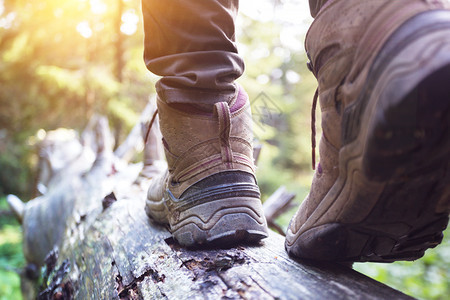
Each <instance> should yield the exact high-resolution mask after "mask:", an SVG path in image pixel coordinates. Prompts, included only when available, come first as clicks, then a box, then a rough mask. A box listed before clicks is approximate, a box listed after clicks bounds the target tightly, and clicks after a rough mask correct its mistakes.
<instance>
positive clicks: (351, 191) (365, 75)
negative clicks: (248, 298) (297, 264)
mask: <svg viewBox="0 0 450 300" xmlns="http://www.w3.org/2000/svg"><path fill="white" fill-rule="evenodd" d="M447 5H448V4H447ZM445 9H446V8H445V5H444V4H443V2H441V1H424V0H396V1H391V0H373V1H361V0H335V1H328V2H327V3H326V4H325V5H324V6H323V7H322V8H321V10H320V11H319V13H318V15H317V16H316V19H315V21H314V22H313V24H312V25H311V28H310V30H309V32H308V34H307V37H306V50H307V53H308V56H309V58H310V63H309V66H310V69H311V70H312V71H313V73H314V75H315V76H316V77H317V78H318V82H319V87H318V93H316V96H315V101H314V103H315V102H316V101H317V95H318V96H319V101H320V107H321V110H322V128H323V135H322V138H321V141H320V163H319V164H318V166H317V168H316V172H315V174H314V178H313V182H312V187H311V191H310V193H309V195H308V196H307V198H306V199H305V201H304V202H303V203H302V205H301V206H300V208H299V210H298V211H297V213H296V214H295V216H294V217H293V219H292V220H291V223H290V225H289V229H288V232H287V236H286V245H285V246H286V249H287V251H288V253H289V254H291V255H293V256H297V257H302V258H307V259H314V260H332V261H349V262H355V261H374V262H392V261H396V260H415V259H418V258H420V257H421V256H423V254H424V251H425V250H426V249H428V248H431V247H435V246H436V245H438V244H439V243H440V242H441V240H442V231H443V230H444V229H445V228H446V227H447V224H448V217H449V211H450V163H449V161H450V160H449V157H450V84H449V82H448V80H449V78H450V11H448V10H445ZM313 107H314V105H313ZM313 127H314V126H313Z"/></svg>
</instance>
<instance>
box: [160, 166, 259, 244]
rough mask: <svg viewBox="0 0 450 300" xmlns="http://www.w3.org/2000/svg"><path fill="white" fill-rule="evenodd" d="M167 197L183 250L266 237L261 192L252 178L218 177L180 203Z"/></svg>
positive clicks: (191, 190)
mask: <svg viewBox="0 0 450 300" xmlns="http://www.w3.org/2000/svg"><path fill="white" fill-rule="evenodd" d="M213 182H214V184H212V183H213ZM167 197H168V198H167V199H166V204H167V207H168V210H169V211H170V213H169V216H170V217H169V218H170V220H169V223H170V224H171V232H172V234H173V236H174V238H175V240H177V241H178V243H180V244H181V245H182V246H188V247H189V246H194V245H202V244H208V245H229V244H230V243H234V244H235V243H238V242H250V243H252V242H256V241H259V240H260V239H263V238H265V237H267V225H266V220H265V217H264V214H263V210H262V205H261V201H260V192H259V188H258V186H257V185H256V183H255V182H254V179H253V176H252V175H250V174H246V173H244V172H223V173H218V174H215V175H212V176H210V177H208V178H206V179H204V180H202V181H200V182H199V183H197V184H195V185H193V186H192V187H190V188H189V189H188V190H187V191H186V192H185V193H184V194H183V195H181V197H180V198H179V199H176V198H175V197H174V196H173V195H172V194H171V193H170V191H167Z"/></svg>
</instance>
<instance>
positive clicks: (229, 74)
mask: <svg viewBox="0 0 450 300" xmlns="http://www.w3.org/2000/svg"><path fill="white" fill-rule="evenodd" d="M237 9H238V1H237V0H228V1H225V0H190V1H187V0H166V1H161V0H143V14H144V25H145V26H144V28H145V62H146V64H147V67H148V69H149V70H150V71H152V72H153V73H155V74H157V75H161V76H162V79H161V80H160V81H159V82H158V83H157V85H156V87H157V94H158V97H157V105H158V112H159V116H160V128H161V133H162V135H163V143H164V147H165V154H166V159H167V163H168V167H169V168H168V171H167V173H166V174H164V175H163V176H162V177H160V178H154V179H153V181H152V183H151V186H150V188H149V191H148V197H147V202H146V212H147V214H148V215H149V216H150V217H151V218H152V219H154V220H155V221H157V222H160V223H168V224H169V225H170V230H171V232H172V234H173V237H174V238H175V239H176V240H177V241H178V242H179V243H180V244H181V245H183V246H195V245H201V244H226V245H230V244H235V243H236V242H240V241H247V242H249V241H257V240H260V239H261V238H264V237H266V236H267V225H266V221H265V218H264V214H263V211H262V205H261V201H260V192H259V188H258V186H257V184H256V179H255V175H254V172H255V166H254V161H253V148H252V142H253V135H252V119H251V112H250V103H249V100H248V96H247V95H246V93H245V91H244V90H243V89H242V88H240V87H239V86H238V85H236V84H235V82H234V81H235V80H236V79H237V78H238V77H239V76H240V75H241V74H242V72H243V69H244V65H243V62H242V59H241V58H240V57H239V55H238V54H237V50H236V45H235V41H234V39H235V36H234V35H235V27H234V26H235V25H234V20H235V17H236V14H237Z"/></svg>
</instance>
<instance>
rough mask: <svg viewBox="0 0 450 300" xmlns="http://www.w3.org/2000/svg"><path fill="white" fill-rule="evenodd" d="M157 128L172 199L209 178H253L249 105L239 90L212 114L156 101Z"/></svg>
mask: <svg viewBox="0 0 450 300" xmlns="http://www.w3.org/2000/svg"><path fill="white" fill-rule="evenodd" d="M157 104H158V111H159V115H160V127H161V132H162V135H163V143H164V148H165V153H166V159H167V163H168V166H169V177H168V179H167V180H168V186H169V189H170V191H171V193H172V194H173V195H174V196H175V197H177V198H178V197H179V196H180V195H181V194H182V193H183V192H184V191H185V190H186V189H187V188H189V187H190V186H191V185H193V184H194V183H196V182H198V181H200V180H202V179H204V178H206V177H207V176H209V175H212V174H216V173H219V172H223V171H244V172H248V173H251V174H254V171H255V169H254V162H253V148H252V142H253V133H252V119H251V111H250V103H249V101H248V96H247V94H246V93H245V92H244V91H243V89H239V91H238V94H237V95H236V97H235V99H234V100H233V101H232V102H231V103H230V104H228V103H227V102H219V103H216V104H215V105H214V109H213V111H212V112H210V113H209V112H203V111H200V110H197V109H194V108H193V107H192V106H185V107H183V108H181V107H176V108H175V107H173V106H170V105H168V104H167V103H166V102H165V101H164V100H163V99H161V98H158V103H157Z"/></svg>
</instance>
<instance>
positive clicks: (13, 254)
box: [0, 197, 25, 300]
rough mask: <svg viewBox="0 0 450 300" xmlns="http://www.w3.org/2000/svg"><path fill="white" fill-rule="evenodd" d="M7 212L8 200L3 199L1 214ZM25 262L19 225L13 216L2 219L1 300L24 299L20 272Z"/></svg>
mask: <svg viewBox="0 0 450 300" xmlns="http://www.w3.org/2000/svg"><path fill="white" fill-rule="evenodd" d="M6 210H7V203H6V199H5V198H4V197H1V198H0V213H3V212H5V211H6ZM24 261H25V259H24V257H23V252H22V233H21V230H20V226H19V224H18V223H17V221H16V220H15V219H14V218H13V217H12V216H2V217H0V300H3V299H5V300H6V299H21V298H22V297H21V294H20V279H19V275H18V272H19V271H20V269H21V268H22V267H23V265H24Z"/></svg>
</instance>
